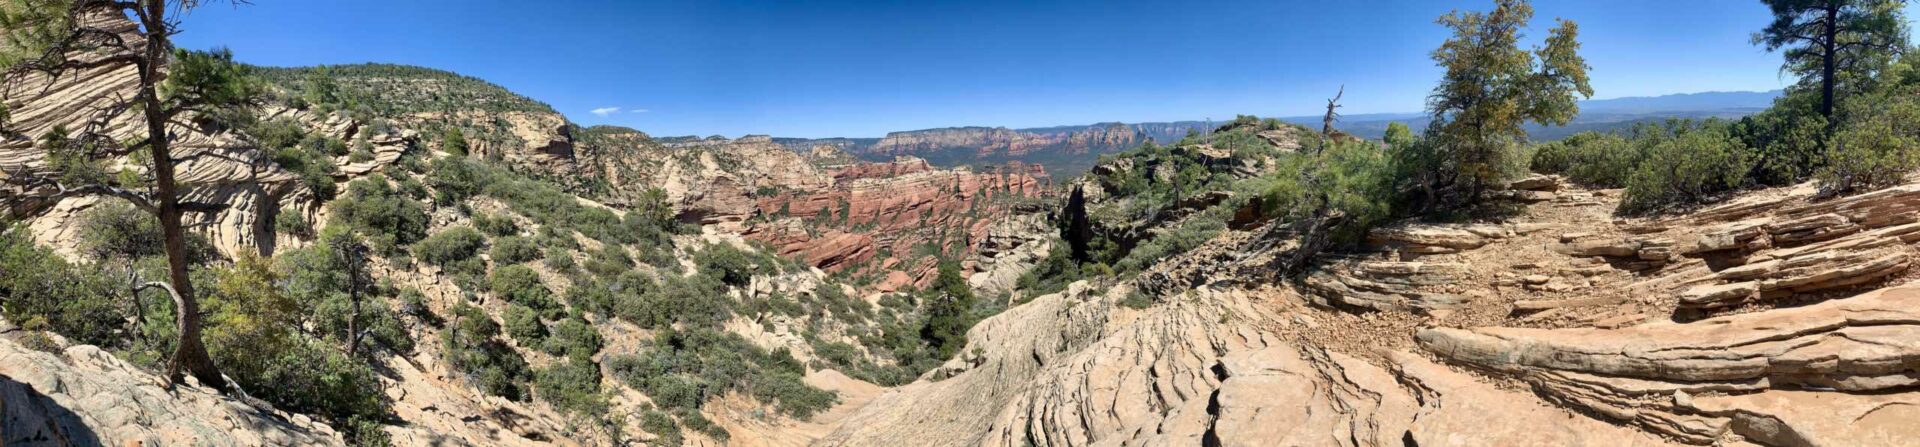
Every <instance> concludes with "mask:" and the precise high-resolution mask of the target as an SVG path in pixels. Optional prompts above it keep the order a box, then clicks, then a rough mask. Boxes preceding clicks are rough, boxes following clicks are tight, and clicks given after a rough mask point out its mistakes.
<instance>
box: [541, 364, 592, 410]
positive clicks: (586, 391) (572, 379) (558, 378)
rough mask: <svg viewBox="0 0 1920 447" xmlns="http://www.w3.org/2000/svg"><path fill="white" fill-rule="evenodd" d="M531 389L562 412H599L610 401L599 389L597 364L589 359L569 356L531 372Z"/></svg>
mask: <svg viewBox="0 0 1920 447" xmlns="http://www.w3.org/2000/svg"><path fill="white" fill-rule="evenodd" d="M534 391H535V393H537V394H538V395H539V396H540V400H543V401H546V402H547V403H548V404H551V405H553V407H554V408H558V409H560V410H561V411H563V412H568V413H573V414H579V415H587V416H599V415H605V414H606V413H607V410H608V406H609V405H610V404H609V402H608V399H607V396H606V395H605V394H603V393H601V392H600V365H599V364H597V363H594V362H593V361H592V360H585V359H570V360H566V361H561V362H555V363H554V364H553V365H552V366H548V367H547V368H546V369H542V370H539V371H535V372H534Z"/></svg>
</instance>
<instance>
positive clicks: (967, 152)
mask: <svg viewBox="0 0 1920 447" xmlns="http://www.w3.org/2000/svg"><path fill="white" fill-rule="evenodd" d="M1780 95H1781V91H1780V90H1773V91H1765V92H1703V93H1683V94H1674V95H1662V96H1647V97H1626V98H1613V99H1596V100H1588V101H1581V102H1580V116H1579V117H1577V118H1575V119H1574V120H1573V122H1572V123H1569V124H1568V125H1566V126H1557V127H1542V126H1529V127H1528V129H1527V131H1528V134H1529V135H1530V136H1531V137H1532V138H1533V139H1535V140H1556V139H1560V138H1563V137H1566V136H1567V135H1572V134H1574V133H1578V132H1584V131H1602V132H1605V131H1613V130H1620V129H1626V128H1629V127H1632V126H1633V125H1634V124H1637V123H1642V122H1652V121H1661V120H1665V119H1668V118H1738V117H1742V116H1746V115H1749V114H1752V113H1755V112H1758V111H1761V110H1764V109H1766V108H1767V107H1768V106H1770V105H1772V104H1773V100H1774V98H1778V97H1780ZM1280 119H1281V120H1283V121H1288V122H1293V123H1299V124H1302V125H1306V126H1308V127H1313V128H1318V127H1319V126H1320V122H1321V117H1319V116H1294V117H1282V118H1280ZM1394 122H1402V123H1406V124H1407V125H1408V126H1410V127H1412V128H1414V129H1415V130H1420V129H1423V128H1425V127H1426V124H1427V115H1426V114H1424V113H1366V114H1353V115H1345V116H1342V117H1341V118H1340V121H1339V122H1338V123H1336V124H1335V126H1337V127H1339V128H1340V129H1341V130H1344V131H1346V132H1348V133H1351V134H1354V135H1357V136H1360V137H1363V138H1370V139H1377V138H1380V136H1381V135H1382V134H1384V133H1386V130H1387V125H1388V124H1391V123H1394ZM1218 124H1219V123H1218V122H1208V121H1174V122H1156V123H1133V124H1127V123H1096V124H1087V125H1077V126H1053V127H1036V128H1027V129H1009V128H1005V127H945V128H939V129H923V130H909V131H901V132H890V133H888V134H887V135H886V136H885V137H881V138H774V142H776V143H780V144H782V145H785V146H787V147H789V148H793V149H794V150H798V151H806V150H809V149H811V148H813V147H814V146H818V145H829V146H834V147H838V148H840V149H841V150H844V151H846V152H848V153H852V154H854V155H856V156H859V157H861V158H866V159H869V160H887V159H892V158H893V157H895V156H900V155H911V156H915V157H920V158H924V159H927V161H928V162H931V163H933V164H935V165H939V166H954V165H987V164H1004V163H1008V162H1021V163H1037V164H1040V165H1042V166H1045V167H1046V168H1047V170H1048V171H1049V172H1052V173H1053V174H1054V175H1055V176H1056V177H1060V178H1065V177H1069V176H1073V175H1078V174H1079V173H1081V172H1084V171H1085V170H1086V169H1088V168H1091V167H1092V166H1093V164H1094V162H1095V161H1097V160H1098V158H1099V156H1100V154H1105V153H1111V152H1118V151H1123V150H1127V149H1132V148H1134V147H1138V146H1140V145H1141V144H1145V143H1146V142H1147V141H1154V142H1156V143H1161V144H1165V143H1170V142H1173V141H1178V140H1179V139H1180V138H1182V137H1184V136H1186V135H1187V133H1188V132H1196V131H1205V130H1206V129H1207V128H1208V127H1210V126H1212V125H1218Z"/></svg>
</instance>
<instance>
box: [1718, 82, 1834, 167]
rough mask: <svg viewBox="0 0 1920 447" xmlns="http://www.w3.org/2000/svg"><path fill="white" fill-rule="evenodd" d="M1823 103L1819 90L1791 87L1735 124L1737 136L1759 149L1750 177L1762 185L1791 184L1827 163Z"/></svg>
mask: <svg viewBox="0 0 1920 447" xmlns="http://www.w3.org/2000/svg"><path fill="white" fill-rule="evenodd" d="M1819 106H1820V94H1819V92H1817V91H1811V90H1810V89H1800V88H1790V89H1788V90H1787V93H1786V94H1785V95H1782V96H1781V97H1779V98H1776V99H1774V100H1773V106H1772V107H1768V108H1767V109H1766V110H1763V111H1761V112H1760V113H1755V114H1752V115H1747V116H1746V117H1743V118H1740V121H1739V122H1737V123H1735V124H1734V126H1733V130H1732V132H1733V134H1734V136H1735V137H1737V138H1739V139H1740V141H1741V143H1742V144H1744V145H1746V146H1747V147H1750V148H1753V149H1754V152H1755V158H1756V162H1755V163H1754V167H1753V171H1752V172H1751V173H1749V174H1748V177H1749V178H1752V179H1753V180H1754V181H1755V182H1756V183H1759V184H1762V185H1773V186H1784V185H1791V184H1794V183H1799V182H1800V181H1801V180H1805V179H1807V177H1809V176H1812V175H1813V174H1814V173H1815V172H1816V171H1818V170H1819V169H1820V168H1822V167H1823V166H1824V165H1825V163H1826V160H1825V157H1823V156H1822V155H1823V153H1824V151H1826V145H1827V143H1826V140H1827V118H1826V117H1825V116H1821V115H1820V112H1819Z"/></svg>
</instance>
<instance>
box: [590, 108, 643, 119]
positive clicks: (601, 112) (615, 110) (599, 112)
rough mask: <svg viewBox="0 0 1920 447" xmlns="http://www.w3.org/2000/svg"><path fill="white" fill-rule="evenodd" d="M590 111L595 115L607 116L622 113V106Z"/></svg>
mask: <svg viewBox="0 0 1920 447" xmlns="http://www.w3.org/2000/svg"><path fill="white" fill-rule="evenodd" d="M643 111H644V110H643ZM588 112H590V113H593V114H595V115H600V117H602V118H605V117H607V116H608V115H612V114H615V113H620V108H619V107H601V108H598V109H593V110H590V111H588Z"/></svg>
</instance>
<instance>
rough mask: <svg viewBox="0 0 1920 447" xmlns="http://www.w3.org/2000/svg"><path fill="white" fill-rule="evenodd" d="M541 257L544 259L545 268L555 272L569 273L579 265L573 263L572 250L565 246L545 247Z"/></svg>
mask: <svg viewBox="0 0 1920 447" xmlns="http://www.w3.org/2000/svg"><path fill="white" fill-rule="evenodd" d="M542 257H543V258H545V259H546V263H547V268H550V269H553V271H555V272H560V273H568V274H571V273H572V272H574V269H575V268H578V267H579V265H578V264H576V263H574V260H573V251H572V250H568V249H565V248H561V247H547V254H545V255H542Z"/></svg>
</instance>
